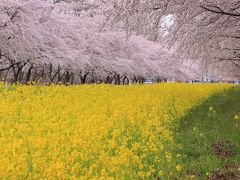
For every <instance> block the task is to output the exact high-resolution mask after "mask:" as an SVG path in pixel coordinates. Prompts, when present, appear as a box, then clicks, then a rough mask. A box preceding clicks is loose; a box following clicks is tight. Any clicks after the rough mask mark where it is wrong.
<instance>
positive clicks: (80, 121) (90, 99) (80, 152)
mask: <svg viewBox="0 0 240 180" xmlns="http://www.w3.org/2000/svg"><path fill="white" fill-rule="evenodd" d="M230 87H232V85H228V84H184V83H163V84H155V85H131V86H114V85H80V86H77V85H76V86H62V85H51V86H38V85H35V86H27V85H13V86H11V87H8V88H6V87H4V86H3V85H1V86H0V99H1V100H0V129H1V131H0V162H1V163H0V179H5V178H11V179H12V178H13V179H16V178H19V179H23V178H28V179H39V178H50V179H51V178H60V179H79V178H81V179H101V178H102V179H136V178H144V179H145V178H153V177H155V178H156V177H160V176H163V177H165V178H170V177H176V176H178V174H179V173H181V170H182V168H184V167H183V166H182V164H181V157H182V155H181V154H179V153H178V152H175V151H174V149H175V148H176V147H181V145H180V144H178V143H177V142H174V138H173V131H174V128H175V127H176V126H177V124H178V123H177V121H178V119H179V118H181V117H183V116H184V115H185V114H186V113H187V111H188V110H189V109H190V108H192V107H194V106H197V105H199V104H200V103H202V102H203V101H205V100H206V99H207V98H208V97H209V96H211V95H213V94H214V93H218V92H221V91H223V90H225V89H228V88H230Z"/></svg>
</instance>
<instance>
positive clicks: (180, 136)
mask: <svg viewBox="0 0 240 180" xmlns="http://www.w3.org/2000/svg"><path fill="white" fill-rule="evenodd" d="M237 114H238V115H239V116H240V87H239V86H238V87H234V88H231V89H230V90H227V91H224V92H222V93H219V94H215V95H213V96H212V97H210V98H209V99H208V100H207V101H205V102H204V103H202V104H201V105H200V106H198V107H195V108H193V109H192V110H190V111H189V113H188V114H187V115H186V116H185V117H184V118H182V119H181V120H180V124H179V126H178V128H177V130H176V132H175V136H174V137H175V141H176V142H177V143H179V144H181V145H182V146H181V147H180V148H179V149H176V151H177V152H176V153H181V154H182V156H181V161H182V164H183V167H184V168H183V177H184V179H188V178H187V177H195V178H197V179H198V178H200V179H238V178H239V179H240V175H239V170H240V169H239V168H240V119H239V117H238V116H236V115H237Z"/></svg>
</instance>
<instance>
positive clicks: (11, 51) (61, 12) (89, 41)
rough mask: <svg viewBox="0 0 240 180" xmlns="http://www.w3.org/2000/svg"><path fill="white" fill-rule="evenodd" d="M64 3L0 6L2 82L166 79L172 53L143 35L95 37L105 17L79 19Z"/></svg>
mask: <svg viewBox="0 0 240 180" xmlns="http://www.w3.org/2000/svg"><path fill="white" fill-rule="evenodd" d="M84 2H85V1H84ZM63 3H68V2H57V1H55V2H52V1H37V2H36V1H33V0H18V1H7V0H3V1H1V2H0V40H1V44H0V76H1V77H2V78H4V79H5V80H6V81H10V82H21V83H27V82H32V81H37V80H38V81H41V82H47V83H53V82H62V83H64V84H72V83H100V82H105V83H114V84H128V83H130V82H133V83H136V82H142V81H143V79H144V78H145V77H164V76H166V72H167V68H168V67H167V65H166V64H167V63H168V60H169V57H170V55H169V54H170V52H169V51H168V50H167V49H166V48H164V47H162V46H161V45H160V44H159V43H155V42H151V41H148V40H146V39H145V38H144V37H142V36H131V37H130V38H129V39H128V40H126V38H125V33H124V32H123V31H106V32H99V31H98V28H99V25H100V24H101V21H102V20H103V19H104V18H101V16H100V15H97V14H95V16H92V15H89V14H88V13H85V15H84V16H80V17H79V16H78V15H76V14H75V13H72V12H73V11H72V9H71V8H72V7H75V6H70V5H69V4H67V5H66V6H63ZM69 3H70V2H69ZM81 5H83V4H81ZM68 6H69V7H68ZM70 7H71V8H70ZM97 9H98V8H96V10H97ZM84 11H89V9H88V8H86V9H85V10H82V12H81V13H83V12H84ZM83 14H84V13H83Z"/></svg>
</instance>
